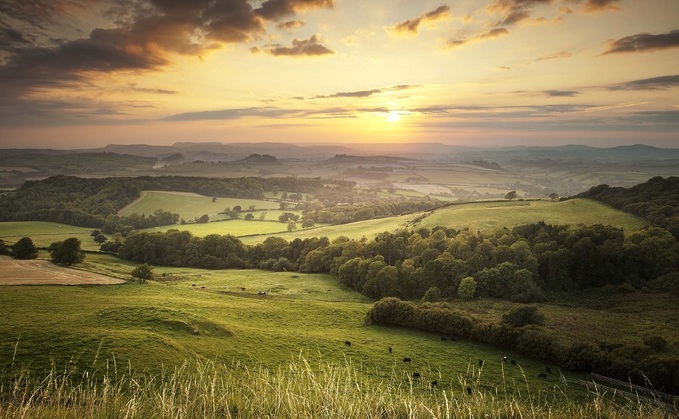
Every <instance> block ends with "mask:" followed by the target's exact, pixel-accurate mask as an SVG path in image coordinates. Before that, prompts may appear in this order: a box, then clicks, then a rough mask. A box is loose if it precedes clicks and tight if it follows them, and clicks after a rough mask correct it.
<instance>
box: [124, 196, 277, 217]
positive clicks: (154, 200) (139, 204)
mask: <svg viewBox="0 0 679 419" xmlns="http://www.w3.org/2000/svg"><path fill="white" fill-rule="evenodd" d="M236 205H240V206H241V208H242V209H243V210H247V209H248V208H249V207H250V206H253V205H254V206H255V209H257V210H269V209H276V210H277V209H278V208H279V205H280V204H279V203H278V202H276V201H264V200H259V199H240V198H217V199H215V200H214V201H213V198H212V197H208V196H203V195H198V194H194V193H186V192H160V191H144V192H142V195H141V197H140V198H139V199H137V200H136V201H134V202H132V203H131V204H129V205H128V206H126V207H125V208H123V209H122V210H120V211H119V215H121V216H123V217H125V216H129V215H132V214H135V213H136V214H139V215H141V214H146V215H150V214H153V212H154V211H156V210H159V209H162V210H163V211H168V212H172V213H175V214H179V217H180V218H182V219H185V220H192V219H194V218H196V217H200V216H201V215H203V214H208V215H209V216H210V217H211V218H212V216H215V215H217V214H219V213H221V212H223V211H224V209H226V208H227V207H228V208H229V209H231V208H233V207H234V206H236Z"/></svg>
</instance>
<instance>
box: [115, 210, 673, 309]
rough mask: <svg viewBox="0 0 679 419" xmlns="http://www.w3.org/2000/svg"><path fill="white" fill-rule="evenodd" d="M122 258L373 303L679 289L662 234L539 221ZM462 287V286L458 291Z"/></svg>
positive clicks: (183, 237) (148, 244) (157, 238)
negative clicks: (609, 288)
mask: <svg viewBox="0 0 679 419" xmlns="http://www.w3.org/2000/svg"><path fill="white" fill-rule="evenodd" d="M119 255H120V257H122V258H124V259H128V260H133V261H135V262H138V263H149V264H153V265H168V266H191V267H197V268H208V269H223V268H262V269H271V270H277V271H283V270H287V271H301V272H322V273H330V274H333V275H335V276H336V277H337V278H338V280H339V281H340V282H341V283H342V284H343V285H345V286H347V287H349V288H351V289H353V290H356V291H358V292H361V293H362V294H364V295H367V296H369V297H371V298H374V299H380V298H383V297H399V298H403V299H408V300H414V299H417V300H419V299H423V298H424V299H426V300H431V301H436V300H438V299H442V298H456V297H461V298H477V297H493V298H503V299H508V300H511V301H515V302H523V303H528V302H537V301H542V300H543V299H544V293H545V292H547V291H570V290H576V289H586V288H590V287H602V286H605V285H613V286H625V287H631V288H632V289H634V288H641V287H644V286H651V287H664V288H665V289H669V290H679V274H678V273H677V270H678V268H679V245H678V244H677V241H676V239H675V238H674V237H673V236H672V235H671V234H670V233H669V232H668V231H667V230H664V229H662V228H660V227H649V228H646V229H643V230H640V231H636V232H632V233H628V234H624V232H623V231H622V230H621V229H619V228H615V227H611V226H603V225H593V226H580V227H577V228H567V227H565V226H554V225H548V224H545V223H542V222H540V223H535V224H528V225H523V226H518V227H515V228H513V229H511V230H509V229H501V230H498V231H496V232H494V233H487V234H485V233H481V232H471V231H469V230H462V231H455V230H452V229H447V228H445V227H436V228H434V229H433V230H429V229H426V228H420V229H417V230H400V231H396V232H384V233H380V234H378V235H377V236H376V237H375V239H373V240H371V241H368V240H350V239H347V238H346V237H340V238H338V239H336V240H334V241H332V242H331V241H330V240H329V239H328V238H326V237H321V238H309V239H294V240H292V241H291V242H288V241H287V240H285V239H283V238H281V237H269V238H267V239H266V240H264V242H262V243H260V244H257V245H254V246H247V245H245V244H243V243H242V242H241V241H240V240H239V239H238V238H236V237H233V236H230V235H217V234H213V235H209V236H206V237H202V238H201V237H195V236H193V235H192V234H191V233H190V232H187V231H179V230H170V231H167V232H162V233H161V232H142V233H135V234H132V235H130V236H128V237H127V238H125V239H124V241H123V242H122V244H121V245H120V249H119ZM461 285H463V286H462V289H460V287H461Z"/></svg>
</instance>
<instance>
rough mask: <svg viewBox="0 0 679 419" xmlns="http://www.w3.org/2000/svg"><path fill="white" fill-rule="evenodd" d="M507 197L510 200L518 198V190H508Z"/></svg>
mask: <svg viewBox="0 0 679 419" xmlns="http://www.w3.org/2000/svg"><path fill="white" fill-rule="evenodd" d="M505 199H507V200H509V201H511V200H513V199H516V191H511V192H507V195H505Z"/></svg>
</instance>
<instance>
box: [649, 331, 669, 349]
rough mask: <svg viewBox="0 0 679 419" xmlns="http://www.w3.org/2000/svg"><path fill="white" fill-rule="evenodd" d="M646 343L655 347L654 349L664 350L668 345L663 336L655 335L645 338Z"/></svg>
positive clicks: (652, 347)
mask: <svg viewBox="0 0 679 419" xmlns="http://www.w3.org/2000/svg"><path fill="white" fill-rule="evenodd" d="M644 345H646V346H648V347H649V348H651V349H653V350H654V351H662V350H663V349H665V348H666V347H667V341H666V340H665V338H663V337H662V336H658V335H653V336H646V337H645V338H644Z"/></svg>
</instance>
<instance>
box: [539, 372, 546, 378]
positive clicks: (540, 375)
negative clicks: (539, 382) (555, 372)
mask: <svg viewBox="0 0 679 419" xmlns="http://www.w3.org/2000/svg"><path fill="white" fill-rule="evenodd" d="M538 378H544V379H546V378H547V374H545V373H544V372H541V373H540V374H538Z"/></svg>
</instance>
